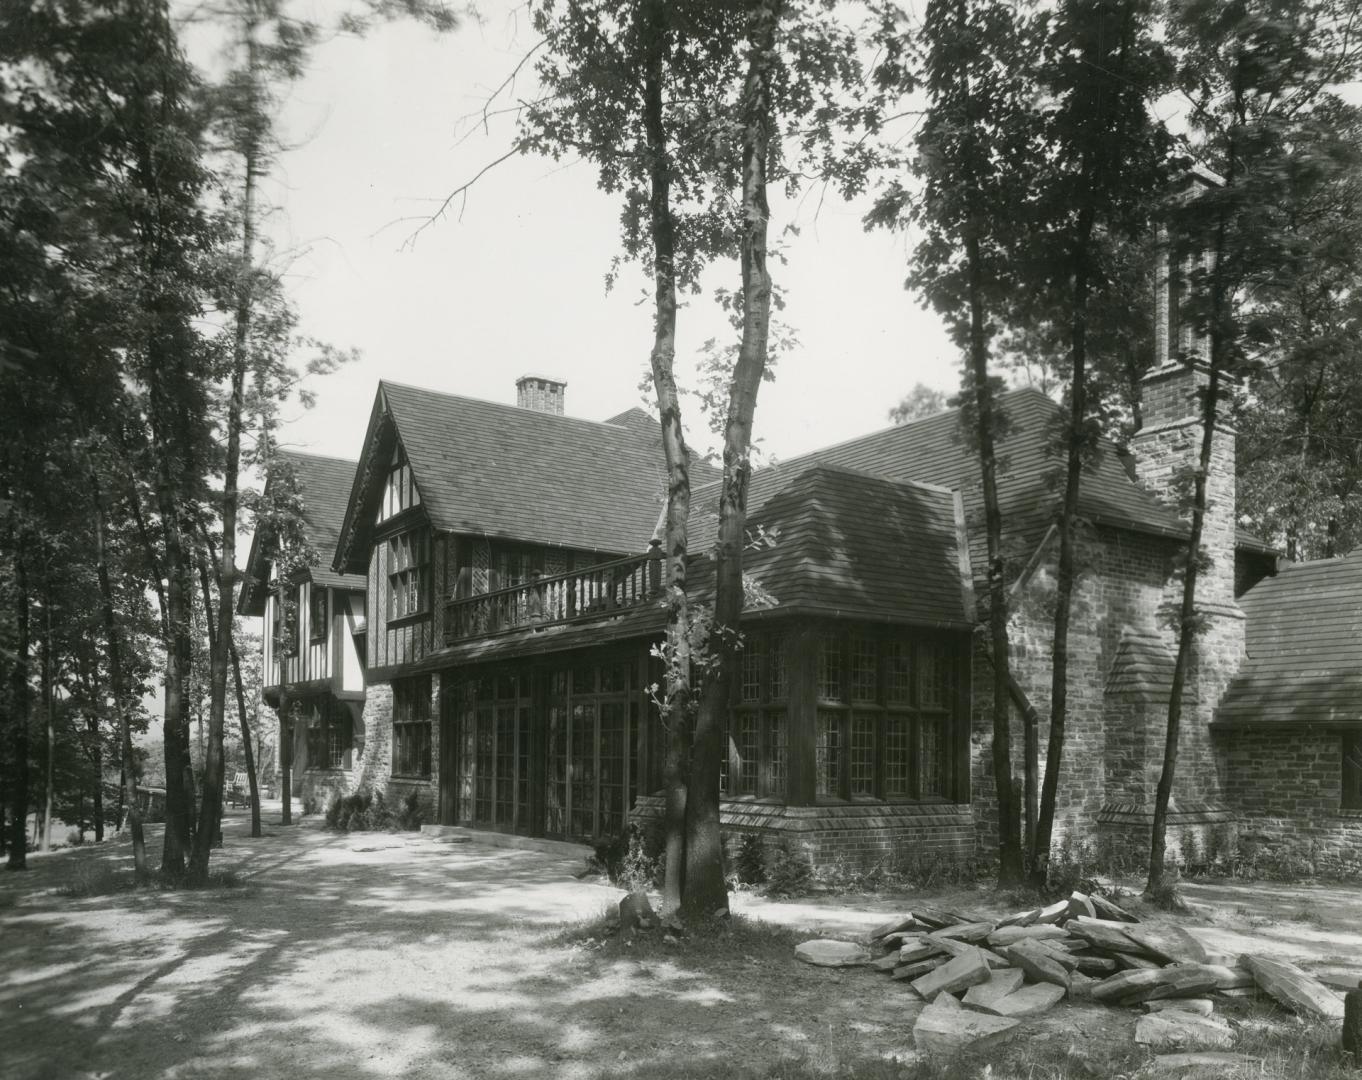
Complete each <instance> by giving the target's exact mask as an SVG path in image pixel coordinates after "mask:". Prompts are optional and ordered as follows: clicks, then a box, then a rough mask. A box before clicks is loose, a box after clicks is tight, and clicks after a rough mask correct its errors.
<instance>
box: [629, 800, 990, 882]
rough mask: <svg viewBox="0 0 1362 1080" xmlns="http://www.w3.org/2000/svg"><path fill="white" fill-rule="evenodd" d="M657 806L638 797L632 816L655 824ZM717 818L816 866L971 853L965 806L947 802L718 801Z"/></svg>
mask: <svg viewBox="0 0 1362 1080" xmlns="http://www.w3.org/2000/svg"><path fill="white" fill-rule="evenodd" d="M662 809H663V804H662V798H661V797H660V796H653V795H646V796H641V797H640V798H639V799H638V800H637V804H636V805H635V808H634V811H633V815H632V816H633V818H634V820H636V821H640V822H655V823H658V824H660V823H661V821H662ZM719 821H720V824H721V826H722V827H723V830H724V834H725V836H726V837H727V838H729V839H730V840H732V839H734V838H736V837H738V836H741V835H743V834H746V833H753V834H756V835H758V836H761V837H762V838H763V839H764V840H766V842H767V843H768V844H779V843H781V842H783V841H787V842H789V843H792V844H795V845H797V846H799V847H800V848H802V849H803V850H804V851H805V852H806V853H807V854H808V855H809V857H810V858H811V859H812V860H813V863H814V865H815V866H826V865H831V864H833V863H838V862H840V863H844V864H845V863H849V864H851V865H854V866H860V867H863V868H869V867H871V866H874V865H875V864H876V863H884V865H885V866H886V868H893V867H896V866H898V865H901V864H902V863H904V862H906V861H909V860H914V859H933V858H941V859H946V860H957V859H965V858H968V857H969V856H970V855H972V854H973V852H974V829H973V814H972V813H971V810H970V807H969V806H967V805H956V804H951V803H941V804H934V805H906V804H904V805H888V804H875V805H869V804H860V805H858V804H849V805H838V806H782V805H777V804H771V803H751V802H741V801H729V800H725V801H723V802H721V803H720V804H719Z"/></svg>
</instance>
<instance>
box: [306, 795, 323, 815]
mask: <svg viewBox="0 0 1362 1080" xmlns="http://www.w3.org/2000/svg"><path fill="white" fill-rule="evenodd" d="M321 808H322V806H321V803H319V802H318V801H317V796H316V795H315V794H311V793H309V794H307V795H304V796H303V813H304V814H306V815H308V816H309V817H310V816H312V815H313V814H316V813H317V812H318V811H320V810H321Z"/></svg>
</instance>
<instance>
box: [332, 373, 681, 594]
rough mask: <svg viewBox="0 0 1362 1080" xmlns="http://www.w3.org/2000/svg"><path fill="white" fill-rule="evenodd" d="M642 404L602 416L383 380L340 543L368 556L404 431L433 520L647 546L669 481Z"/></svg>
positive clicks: (360, 562)
mask: <svg viewBox="0 0 1362 1080" xmlns="http://www.w3.org/2000/svg"><path fill="white" fill-rule="evenodd" d="M631 412H637V413H638V415H637V416H631V415H630V413H625V414H622V417H620V418H616V419H617V420H619V419H622V420H623V422H621V423H598V422H596V421H594V420H582V419H579V418H577V417H573V416H561V415H557V414H553V413H545V412H539V411H537V410H534V409H525V408H520V407H518V406H515V405H504V404H501V403H498V402H492V401H481V400H479V399H476V398H467V397H459V396H457V395H454V394H443V393H439V392H437V391H434V390H425V389H421V388H419V387H414V386H404V385H402V384H400V383H392V382H387V381H383V382H380V383H379V387H378V394H377V396H376V398H375V401H374V409H373V413H372V414H371V417H370V421H369V430H368V433H367V435H366V436H365V442H364V455H363V457H362V458H361V468H360V469H359V471H358V472H357V473H356V475H355V476H354V478H353V479H354V485H353V488H352V489H351V492H350V500H349V506H348V508H347V511H346V517H345V523H344V525H343V527H342V529H341V537H340V543H339V545H338V550H337V553H336V564H335V565H336V567H337V569H341V570H347V571H351V572H355V571H361V570H363V569H364V567H365V566H366V565H367V560H368V550H367V542H366V540H365V539H364V538H366V537H367V535H368V530H369V528H370V526H371V525H372V522H373V517H374V512H375V510H376V508H377V503H376V500H377V498H378V496H379V494H380V491H381V481H380V480H379V477H380V475H381V474H383V473H385V472H386V468H387V461H388V456H389V455H390V454H391V452H392V446H393V440H394V439H400V440H401V443H402V446H403V448H404V449H405V451H406V454H407V458H408V460H409V461H410V463H411V468H412V476H413V477H414V479H415V482H416V487H417V489H418V490H419V491H420V493H421V505H422V506H423V507H424V508H425V511H426V513H427V515H428V516H429V518H430V521H431V524H432V525H433V526H434V527H435V528H437V529H442V530H448V531H450V532H456V533H465V534H472V535H478V536H495V537H502V538H506V539H512V540H522V541H525V542H528V543H535V544H544V545H547V546H552V547H566V548H577V549H580V550H585V551H599V552H603V553H611V554H620V553H625V554H627V553H633V552H642V551H645V550H646V549H647V547H648V541H649V540H650V539H651V538H652V535H653V529H654V527H655V526H656V524H657V518H658V512H659V509H660V508H661V505H662V498H663V492H664V491H665V468H664V464H663V457H662V450H661V440H660V435H659V434H658V432H657V431H656V430H655V429H652V428H650V427H645V425H643V424H641V423H640V422H639V418H640V417H642V415H643V414H642V411H641V410H632V411H631Z"/></svg>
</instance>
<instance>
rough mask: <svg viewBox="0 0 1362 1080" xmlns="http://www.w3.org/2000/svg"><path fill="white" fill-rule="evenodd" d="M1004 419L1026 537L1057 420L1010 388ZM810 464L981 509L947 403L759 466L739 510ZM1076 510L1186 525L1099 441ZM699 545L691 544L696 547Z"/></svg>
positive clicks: (970, 462)
mask: <svg viewBox="0 0 1362 1080" xmlns="http://www.w3.org/2000/svg"><path fill="white" fill-rule="evenodd" d="M998 405H999V409H1000V411H1001V412H1002V413H1004V414H1005V416H1006V418H1007V428H1006V432H1007V433H1006V435H1005V436H1004V437H1003V438H1002V439H1000V440H999V441H998V459H999V469H998V502H999V505H1000V508H1001V511H1002V514H1003V520H1004V522H1005V525H1006V527H1007V529H1008V530H1009V532H1011V533H1013V534H1014V535H1025V534H1026V533H1027V532H1028V531H1037V530H1039V529H1043V528H1044V527H1046V526H1048V525H1049V524H1050V522H1051V521H1052V520H1053V518H1054V513H1055V508H1056V505H1057V503H1058V500H1059V498H1060V491H1059V489H1058V487H1057V486H1056V484H1055V480H1056V479H1057V478H1058V476H1059V472H1060V470H1062V468H1063V459H1062V458H1061V457H1060V456H1059V454H1058V453H1057V452H1056V451H1055V450H1054V448H1053V445H1054V435H1055V425H1056V424H1057V423H1058V422H1059V421H1060V420H1061V418H1062V415H1063V414H1062V410H1061V408H1060V406H1059V405H1058V404H1056V403H1055V402H1054V401H1052V400H1051V399H1050V398H1048V397H1047V396H1046V395H1045V394H1043V393H1041V392H1040V391H1039V390H1036V389H1034V388H1031V387H1025V388H1023V389H1019V390H1011V391H1008V392H1007V393H1004V394H1002V395H1000V396H999V398H998ZM815 462H819V463H824V464H829V465H840V466H843V467H845V468H849V469H855V470H857V471H860V472H865V473H871V474H873V475H876V476H883V477H887V478H890V479H894V480H916V481H921V482H924V483H929V484H938V485H940V486H942V487H946V488H950V489H952V490H956V491H959V492H961V494H962V495H963V497H964V504H965V510H966V513H967V515H968V516H969V518H970V519H971V520H973V519H975V518H976V517H977V516H979V515H981V514H982V511H983V493H982V490H981V487H980V481H979V463H978V459H977V457H976V456H975V455H974V453H973V452H971V451H970V450H969V449H968V448H967V447H966V446H965V445H964V443H963V442H962V441H961V438H960V412H959V410H958V409H951V410H948V411H946V412H941V413H937V414H936V415H934V416H929V417H925V418H924V419H921V420H915V421H912V422H911V423H907V424H900V425H897V426H895V427H891V428H885V429H883V430H881V431H876V432H872V433H871V434H869V435H862V436H860V437H858V438H855V439H851V440H849V441H847V442H842V443H837V444H835V445H833V446H828V447H824V448H823V449H820V450H814V451H811V452H810V453H807V454H802V455H800V456H799V457H795V458H790V459H788V460H786V461H783V462H781V463H779V464H777V465H773V466H771V467H769V468H766V469H760V470H758V471H757V472H756V473H755V474H754V475H753V477H752V480H751V483H750V484H749V487H748V496H747V506H748V513H749V514H752V513H755V512H756V511H757V510H759V509H760V507H761V506H762V505H763V504H764V503H765V501H766V500H767V499H769V498H770V497H771V495H772V494H773V493H774V492H775V491H776V490H777V489H779V488H781V487H783V486H784V485H785V483H786V480H787V478H788V477H790V476H792V475H794V474H797V473H799V472H802V471H803V470H805V469H807V468H808V467H809V465H810V464H813V463H815ZM714 495H715V491H714V490H713V489H701V490H697V492H696V494H695V497H694V498H693V500H692V506H694V507H696V508H697V511H698V518H697V522H696V525H695V531H696V533H697V536H699V537H710V536H712V535H713V530H714V522H713V521H712V520H706V514H707V513H708V515H709V517H710V518H712V516H713V513H712V511H711V510H709V508H710V507H712V506H713V505H714V504H715V502H716V500H715V498H714ZM1078 510H1079V514H1080V515H1082V516H1083V517H1086V518H1088V519H1089V520H1090V521H1093V522H1095V523H1097V524H1101V525H1112V526H1117V527H1120V528H1124V529H1130V530H1133V531H1135V532H1143V533H1149V534H1153V535H1156V536H1169V537H1179V538H1182V537H1186V536H1187V533H1188V528H1187V525H1186V524H1185V523H1184V522H1183V521H1182V519H1181V518H1179V517H1178V515H1177V513H1176V511H1175V510H1174V509H1173V508H1172V507H1171V506H1168V505H1167V504H1165V503H1163V502H1161V501H1159V500H1158V499H1157V498H1155V497H1154V496H1153V495H1152V494H1151V493H1150V492H1148V491H1146V490H1145V489H1144V488H1142V487H1140V486H1139V484H1138V483H1136V482H1135V480H1134V479H1133V478H1132V476H1131V474H1130V472H1129V471H1128V469H1127V465H1126V459H1125V457H1124V456H1123V455H1122V454H1121V452H1120V450H1119V449H1118V448H1117V446H1116V445H1115V444H1114V443H1112V442H1110V441H1108V440H1105V439H1104V440H1102V442H1101V453H1100V455H1099V457H1098V460H1097V463H1096V465H1095V466H1094V467H1093V468H1092V469H1090V470H1089V471H1087V472H1085V473H1084V475H1083V483H1082V486H1081V488H1080V492H1079V505H1078ZM984 542H985V536H984V531H983V529H982V528H975V529H972V530H971V533H970V543H971V555H972V557H973V560H974V564H975V566H976V567H982V566H983V565H984V561H985V560H984ZM1239 542H1240V544H1241V545H1245V546H1254V545H1256V546H1255V547H1254V549H1255V550H1263V551H1270V550H1271V548H1270V547H1269V546H1268V545H1266V544H1265V543H1264V542H1263V541H1261V540H1257V539H1256V538H1255V537H1252V536H1250V534H1248V533H1243V534H1242V536H1241V537H1240V538H1239ZM697 550H698V547H697Z"/></svg>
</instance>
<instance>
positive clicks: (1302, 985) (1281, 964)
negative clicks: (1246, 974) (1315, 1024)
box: [1243, 956, 1343, 1020]
mask: <svg viewBox="0 0 1362 1080" xmlns="http://www.w3.org/2000/svg"><path fill="white" fill-rule="evenodd" d="M1243 963H1244V966H1245V967H1247V968H1248V969H1249V971H1250V972H1251V973H1252V974H1253V979H1254V981H1255V982H1256V983H1257V984H1258V986H1259V987H1261V988H1262V989H1263V990H1264V991H1265V992H1266V993H1268V994H1270V995H1271V996H1272V997H1273V998H1275V999H1276V1000H1277V1001H1279V1002H1280V1003H1281V1004H1283V1005H1285V1006H1286V1007H1287V1008H1288V1009H1291V1010H1292V1011H1293V1012H1296V1013H1300V1014H1302V1015H1305V1016H1317V1017H1320V1018H1322V1019H1325V1020H1342V1019H1343V999H1342V998H1341V997H1340V996H1339V995H1338V994H1336V993H1334V992H1333V991H1332V990H1330V989H1329V988H1328V987H1327V986H1325V985H1324V984H1323V983H1322V982H1320V981H1319V980H1318V979H1316V978H1315V977H1314V976H1312V975H1307V974H1306V973H1305V972H1304V971H1302V970H1301V969H1300V968H1298V967H1297V966H1296V965H1295V964H1291V963H1288V962H1287V961H1285V960H1269V959H1267V958H1266V957H1263V956H1245V957H1244V960H1243Z"/></svg>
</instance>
